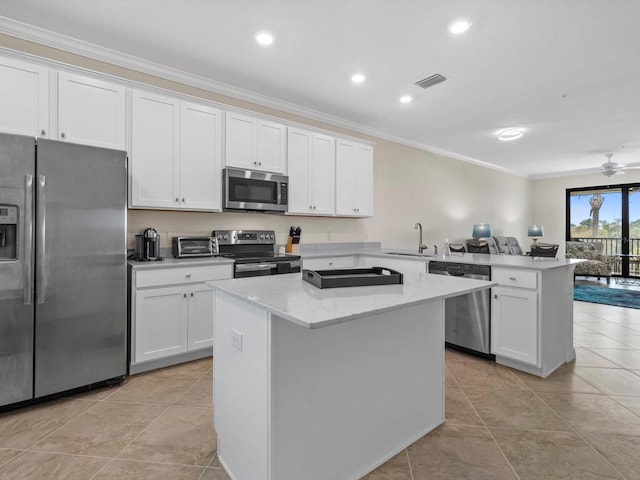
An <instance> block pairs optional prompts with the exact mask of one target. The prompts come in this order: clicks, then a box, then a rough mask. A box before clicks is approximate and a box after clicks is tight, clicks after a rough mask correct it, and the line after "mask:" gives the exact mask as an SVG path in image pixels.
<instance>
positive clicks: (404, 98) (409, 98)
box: [400, 95, 413, 103]
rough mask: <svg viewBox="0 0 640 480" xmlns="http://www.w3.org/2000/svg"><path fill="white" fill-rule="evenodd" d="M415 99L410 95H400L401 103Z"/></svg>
mask: <svg viewBox="0 0 640 480" xmlns="http://www.w3.org/2000/svg"><path fill="white" fill-rule="evenodd" d="M411 100H413V98H411V96H410V95H403V96H401V97H400V103H409V102H411Z"/></svg>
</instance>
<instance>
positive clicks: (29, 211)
mask: <svg viewBox="0 0 640 480" xmlns="http://www.w3.org/2000/svg"><path fill="white" fill-rule="evenodd" d="M43 132H44V130H43ZM32 257H33V175H25V176H24V270H23V272H22V278H23V279H24V304H25V305H31V303H32V301H33V289H32V286H31V285H32V283H33V273H32V270H33V259H32Z"/></svg>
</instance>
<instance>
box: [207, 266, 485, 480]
mask: <svg viewBox="0 0 640 480" xmlns="http://www.w3.org/2000/svg"><path fill="white" fill-rule="evenodd" d="M209 284H210V285H211V286H212V287H214V289H215V302H216V322H215V335H214V338H215V345H214V351H215V375H214V405H215V409H214V426H215V429H216V432H217V433H218V457H219V459H220V462H221V464H222V465H223V466H224V467H225V469H226V470H227V471H228V473H229V474H230V476H231V478H234V479H235V480H276V479H277V480H299V479H305V480H327V479H340V480H355V479H358V478H361V477H362V476H364V475H365V474H366V473H368V472H370V471H371V470H373V469H375V468H376V467H377V466H379V465H381V464H382V463H384V462H385V461H387V460H388V459H390V458H391V457H393V456H394V455H395V454H397V453H398V452H400V451H401V450H402V449H404V448H405V447H407V446H408V445H410V444H411V443H413V442H415V441H416V440H418V439H419V438H420V437H422V436H423V435H425V434H426V433H428V432H429V431H431V430H433V429H434V428H435V427H437V426H438V425H439V424H441V423H442V422H443V421H444V299H445V298H448V297H451V296H455V295H460V294H464V293H469V292H472V291H476V290H480V289H484V288H489V287H491V286H492V284H491V283H490V282H484V281H479V280H477V281H476V280H460V279H456V278H449V277H442V276H434V275H427V274H423V273H416V274H413V273H408V274H406V275H405V276H404V284H402V285H380V286H370V287H350V288H330V289H319V288H316V287H315V286H313V285H311V284H310V283H307V282H305V281H303V280H302V276H301V274H289V275H279V276H277V277H254V278H244V279H232V280H220V281H215V282H209Z"/></svg>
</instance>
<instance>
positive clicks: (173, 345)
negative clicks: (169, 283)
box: [133, 287, 188, 362]
mask: <svg viewBox="0 0 640 480" xmlns="http://www.w3.org/2000/svg"><path fill="white" fill-rule="evenodd" d="M135 297H136V298H135V302H136V305H135V318H134V319H133V322H134V327H133V328H134V329H135V339H134V341H135V344H134V358H135V361H136V362H143V361H146V360H153V359H155V358H163V357H168V356H170V355H175V354H177V353H182V352H186V351H187V328H188V325H187V312H188V310H187V304H188V302H187V287H164V288H152V289H149V290H137V291H136V294H135Z"/></svg>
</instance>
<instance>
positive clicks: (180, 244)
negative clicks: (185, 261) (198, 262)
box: [171, 237, 218, 258]
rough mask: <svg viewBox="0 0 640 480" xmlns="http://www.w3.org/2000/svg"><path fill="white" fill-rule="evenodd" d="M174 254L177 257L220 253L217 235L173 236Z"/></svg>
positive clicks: (208, 255) (205, 255)
mask: <svg viewBox="0 0 640 480" xmlns="http://www.w3.org/2000/svg"><path fill="white" fill-rule="evenodd" d="M171 249H172V250H173V256H174V257H176V258H188V257H213V256H215V255H218V239H217V238H216V237H173V239H172V241H171Z"/></svg>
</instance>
